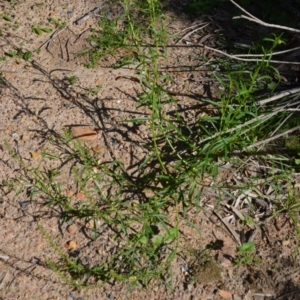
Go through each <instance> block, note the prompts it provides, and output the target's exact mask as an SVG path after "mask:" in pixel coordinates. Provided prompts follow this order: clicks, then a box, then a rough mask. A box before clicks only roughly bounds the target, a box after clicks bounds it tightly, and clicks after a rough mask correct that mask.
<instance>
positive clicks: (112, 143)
mask: <svg viewBox="0 0 300 300" xmlns="http://www.w3.org/2000/svg"><path fill="white" fill-rule="evenodd" d="M111 145H112V146H117V145H119V142H118V141H117V140H115V139H113V140H112V142H111Z"/></svg>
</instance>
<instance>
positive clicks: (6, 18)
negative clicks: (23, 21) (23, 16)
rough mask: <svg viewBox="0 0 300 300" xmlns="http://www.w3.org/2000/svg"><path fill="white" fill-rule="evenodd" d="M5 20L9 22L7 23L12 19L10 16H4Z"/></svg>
mask: <svg viewBox="0 0 300 300" xmlns="http://www.w3.org/2000/svg"><path fill="white" fill-rule="evenodd" d="M3 20H5V21H7V22H11V21H12V18H11V17H8V16H3Z"/></svg>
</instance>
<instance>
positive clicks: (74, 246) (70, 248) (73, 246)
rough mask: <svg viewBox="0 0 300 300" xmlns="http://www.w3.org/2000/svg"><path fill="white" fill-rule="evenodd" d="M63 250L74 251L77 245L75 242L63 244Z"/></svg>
mask: <svg viewBox="0 0 300 300" xmlns="http://www.w3.org/2000/svg"><path fill="white" fill-rule="evenodd" d="M65 248H66V249H67V250H72V249H76V248H77V244H76V242H75V241H69V242H67V243H66V244H65Z"/></svg>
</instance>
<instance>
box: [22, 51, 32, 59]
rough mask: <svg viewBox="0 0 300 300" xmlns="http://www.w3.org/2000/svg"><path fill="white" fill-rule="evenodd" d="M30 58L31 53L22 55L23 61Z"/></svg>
mask: <svg viewBox="0 0 300 300" xmlns="http://www.w3.org/2000/svg"><path fill="white" fill-rule="evenodd" d="M31 57H32V53H31V52H25V53H24V54H23V59H25V60H29V59H30V58H31Z"/></svg>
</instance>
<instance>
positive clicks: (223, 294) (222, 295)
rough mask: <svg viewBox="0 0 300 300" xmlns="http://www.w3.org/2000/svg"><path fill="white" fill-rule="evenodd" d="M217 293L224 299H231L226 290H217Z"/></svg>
mask: <svg viewBox="0 0 300 300" xmlns="http://www.w3.org/2000/svg"><path fill="white" fill-rule="evenodd" d="M219 295H220V296H221V297H222V298H223V299H225V300H231V299H232V295H231V293H230V292H227V291H225V290H219Z"/></svg>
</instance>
